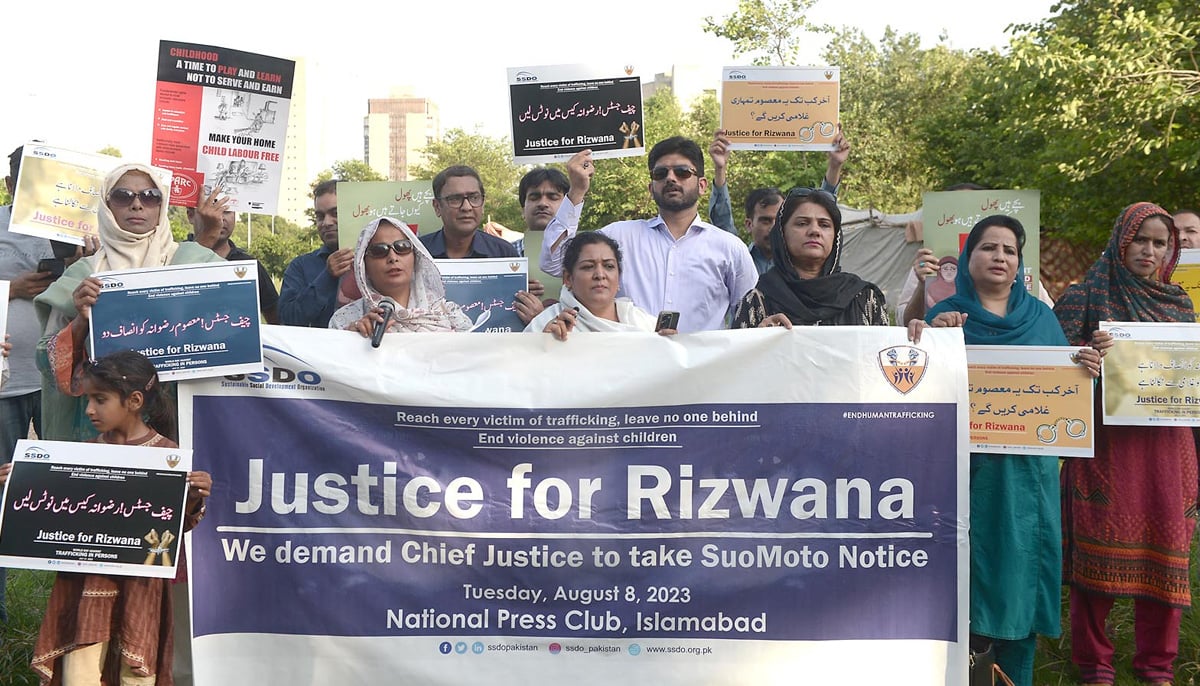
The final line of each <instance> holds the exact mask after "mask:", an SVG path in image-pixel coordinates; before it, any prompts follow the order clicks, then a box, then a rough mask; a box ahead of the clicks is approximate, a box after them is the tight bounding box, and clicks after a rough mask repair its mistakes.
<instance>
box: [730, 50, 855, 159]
mask: <svg viewBox="0 0 1200 686" xmlns="http://www.w3.org/2000/svg"><path fill="white" fill-rule="evenodd" d="M840 85H841V84H840V81H839V72H838V70H837V69H836V68H834V67H821V68H803V69H801V68H781V67H775V68H772V67H740V68H732V67H731V68H726V69H725V79H724V80H723V82H722V91H721V128H723V129H724V130H725V135H726V137H727V138H728V139H729V141H730V143H732V147H733V148H735V149H738V148H748V149H755V150H829V149H831V148H832V147H833V139H834V138H835V137H836V136H837V124H838V105H839V95H840V92H841V88H840Z"/></svg>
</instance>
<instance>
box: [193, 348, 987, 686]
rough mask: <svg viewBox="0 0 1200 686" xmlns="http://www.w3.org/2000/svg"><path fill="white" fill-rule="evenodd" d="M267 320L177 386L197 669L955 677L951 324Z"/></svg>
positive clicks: (314, 678)
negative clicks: (240, 357) (649, 325)
mask: <svg viewBox="0 0 1200 686" xmlns="http://www.w3.org/2000/svg"><path fill="white" fill-rule="evenodd" d="M263 340H264V357H265V359H266V362H267V370H266V371H264V372H263V373H261V374H254V375H248V376H239V377H225V378H214V379H205V380H198V381H189V382H185V383H182V384H181V385H180V389H181V410H180V411H181V416H182V417H183V422H182V424H183V427H182V429H183V435H182V440H183V443H184V445H186V446H191V447H192V448H193V449H194V451H195V461H196V468H198V469H207V470H209V471H211V472H212V474H213V478H214V480H215V487H214V494H213V497H212V498H210V501H209V503H208V516H207V517H206V519H205V520H204V522H203V523H202V524H201V526H200V527H198V528H197V529H196V530H195V531H194V532H193V534H192V547H191V550H190V551H189V553H190V554H189V563H190V564H191V565H192V568H191V575H192V593H193V622H194V631H195V634H196V638H195V644H194V651H195V662H196V675H197V680H196V683H197V684H199V685H200V686H218V685H220V686H231V685H232V686H238V685H241V684H246V685H249V684H255V685H256V686H258V685H267V686H271V685H279V686H296V685H297V684H331V683H419V684H484V683H486V684H496V685H508V684H513V685H516V684H522V685H524V684H530V683H567V682H568V680H569V682H570V683H572V684H611V683H614V682H617V683H621V682H627V683H628V682H631V680H633V681H632V682H634V683H656V684H662V685H664V686H671V685H675V684H688V685H689V686H690V685H692V684H697V683H704V684H718V683H719V684H723V685H727V684H755V685H756V686H757V685H761V684H782V683H788V684H795V683H859V684H861V683H889V684H897V683H898V684H922V685H927V684H961V683H964V682H965V679H966V672H967V668H966V636H967V619H966V606H967V592H968V585H967V583H966V578H967V570H968V563H967V554H968V548H967V532H966V521H967V516H968V512H967V487H966V484H967V452H966V451H967V434H966V431H965V428H966V426H967V417H966V387H967V382H966V357H965V349H964V346H963V342H962V337H961V332H960V331H959V330H936V331H927V332H925V334H924V335H923V337H922V340H921V343H920V345H916V346H914V345H911V344H909V343H908V342H907V340H906V338H905V332H904V330H903V329H901V328H880V327H839V328H828V329H826V328H824V327H822V328H820V329H818V328H807V327H800V328H797V329H795V330H793V331H785V330H766V329H764V330H754V331H728V332H708V333H702V334H688V335H680V336H675V337H672V338H665V337H659V336H655V335H651V334H634V333H621V334H575V335H572V336H571V338H570V340H568V341H566V342H559V341H555V340H553V339H552V338H551V337H550V336H548V335H543V334H495V335H491V334H485V335H473V336H462V335H457V334H389V335H388V336H385V339H384V342H383V345H382V346H381V347H380V348H379V349H378V350H372V349H371V348H370V344H369V342H368V341H366V340H365V339H363V338H361V337H359V336H357V335H355V334H353V333H348V332H336V331H317V330H308V329H298V328H286V329H285V328H279V327H264V333H263ZM530 370H535V371H534V372H533V373H531V371H530Z"/></svg>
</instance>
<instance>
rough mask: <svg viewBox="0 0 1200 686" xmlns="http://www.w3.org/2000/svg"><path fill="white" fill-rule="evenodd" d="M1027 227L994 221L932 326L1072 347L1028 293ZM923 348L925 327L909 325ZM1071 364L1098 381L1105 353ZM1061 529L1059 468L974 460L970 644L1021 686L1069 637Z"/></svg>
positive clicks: (1037, 458)
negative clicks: (1040, 648) (1039, 653)
mask: <svg viewBox="0 0 1200 686" xmlns="http://www.w3.org/2000/svg"><path fill="white" fill-rule="evenodd" d="M1024 246H1025V229H1024V227H1022V226H1021V223H1020V222H1019V221H1017V220H1016V219H1013V218H1012V217H1008V216H1004V215H993V216H991V217H986V218H985V219H983V220H982V221H980V222H979V223H978V224H976V225H975V227H974V228H972V229H971V233H970V235H969V236H968V237H967V242H966V245H965V246H964V247H963V251H962V255H961V256H960V257H959V259H958V264H959V269H958V276H957V277H956V279H955V294H954V295H952V296H950V297H949V298H946V299H945V300H942V301H941V302H939V303H937V304H936V305H934V306H933V307H932V308H931V309H930V310H929V312H928V313H927V314H926V320H927V321H928V322H929V324H930V325H931V326H938V327H941V326H961V327H962V329H963V337H964V338H965V340H966V342H967V344H968V345H1041V346H1065V345H1067V338H1066V336H1064V335H1063V331H1062V328H1061V327H1060V326H1059V323H1058V318H1057V317H1055V316H1054V312H1053V311H1051V309H1050V308H1049V307H1047V306H1046V305H1045V304H1044V303H1042V302H1041V301H1039V300H1038V299H1037V298H1036V297H1034V296H1033V295H1031V294H1030V293H1029V292H1028V291H1026V290H1025V287H1024V285H1023V284H1022V276H1023V274H1024V273H1025V269H1024V267H1025V264H1024V262H1023V261H1022V259H1021V249H1022V248H1024ZM909 326H910V330H912V331H913V334H914V335H913V338H914V339H917V340H919V338H920V336H919V333H920V329H921V328H922V326H923V323H920V322H918V321H917V320H914V321H913V322H912V323H911V324H910V325H909ZM1073 358H1074V359H1075V361H1076V362H1077V363H1079V364H1081V365H1083V366H1084V367H1085V368H1086V369H1087V370H1088V371H1089V372H1090V373H1091V374H1092V376H1096V375H1098V374H1099V372H1100V354H1099V353H1098V352H1096V351H1095V350H1094V349H1092V348H1090V347H1089V348H1083V349H1081V350H1080V351H1078V352H1077V353H1076V354H1075V355H1074V356H1073ZM1061 586H1062V526H1061V519H1060V510H1059V499H1058V460H1057V459H1055V458H1053V457H1046V456H1042V455H996V454H991V453H972V454H971V628H970V631H971V641H972V648H973V649H975V650H986V645H987V644H988V643H992V644H993V645H995V648H996V662H997V664H999V665H1000V667H1001V669H1003V670H1004V671H1005V672H1006V673H1007V674H1008V675H1009V677H1010V678H1011V679H1012V680H1013V681H1014V682H1015V683H1017V684H1032V683H1033V656H1034V652H1035V650H1036V648H1037V635H1038V634H1043V635H1045V636H1057V635H1059V633H1060V632H1061V626H1060V624H1061V621H1060V618H1061V616H1062V610H1061V597H1062V596H1061V591H1060V589H1061Z"/></svg>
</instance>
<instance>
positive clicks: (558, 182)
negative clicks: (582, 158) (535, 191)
mask: <svg viewBox="0 0 1200 686" xmlns="http://www.w3.org/2000/svg"><path fill="white" fill-rule="evenodd" d="M547 181H549V182H550V183H552V184H554V187H555V188H557V189H558V192H559V193H562V194H563V195H566V194H567V191H569V190H571V182H570V181H568V180H567V175H566V174H564V173H562V172H560V171H559V170H557V169H555V168H554V167H538V168H536V169H531V170H529V172H528V173H526V174H525V176H522V177H521V183H519V184H517V200H518V201H519V202H520V203H521V207H524V206H525V196H526V195H527V194H528V193H529V189H531V188H537V187H538V186H540V185H542V184H543V183H546V182H547ZM479 185H480V187H482V186H483V184H482V183H480V184H479Z"/></svg>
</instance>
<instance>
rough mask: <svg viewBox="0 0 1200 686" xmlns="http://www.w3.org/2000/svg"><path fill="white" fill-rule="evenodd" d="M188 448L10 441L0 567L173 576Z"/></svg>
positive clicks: (0, 515) (180, 532) (180, 533)
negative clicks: (10, 465)
mask: <svg viewBox="0 0 1200 686" xmlns="http://www.w3.org/2000/svg"><path fill="white" fill-rule="evenodd" d="M191 463H192V451H191V450H186V449H182V448H152V447H139V446H125V445H109V444H102V443H75V442H66V441H42V440H37V441H31V440H26V439H22V440H20V441H18V442H17V449H16V452H15V453H14V454H13V468H12V472H11V473H10V474H9V477H8V483H7V484H6V485H5V489H4V494H3V496H4V497H3V502H2V505H3V507H2V509H0V567H16V568H22V569H46V570H50V571H58V572H91V573H98V574H119V575H123V576H146V577H158V578H164V579H173V578H175V572H176V564H177V563H178V561H179V550H180V548H179V546H180V542H181V541H182V536H183V523H184V506H185V505H186V503H187V488H188V485H187V473H188V471H189V470H190V469H191Z"/></svg>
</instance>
